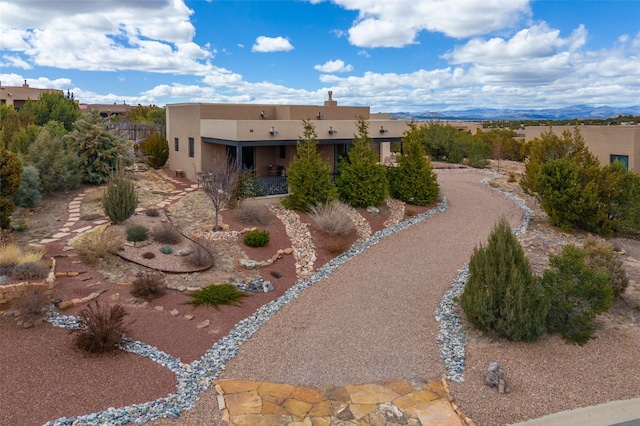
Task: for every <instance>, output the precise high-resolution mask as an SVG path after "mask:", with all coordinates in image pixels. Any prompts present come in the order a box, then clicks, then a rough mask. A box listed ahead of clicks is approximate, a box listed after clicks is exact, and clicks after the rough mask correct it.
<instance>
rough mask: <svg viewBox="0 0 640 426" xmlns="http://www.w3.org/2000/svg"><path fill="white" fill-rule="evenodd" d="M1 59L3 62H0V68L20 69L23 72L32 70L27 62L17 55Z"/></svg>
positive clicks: (4, 56)
mask: <svg viewBox="0 0 640 426" xmlns="http://www.w3.org/2000/svg"><path fill="white" fill-rule="evenodd" d="M2 59H3V60H2V61H0V66H3V67H14V68H22V69H23V70H30V69H32V68H33V67H32V66H31V65H30V64H29V63H28V62H27V61H25V60H24V59H22V58H21V57H19V56H18V55H3V56H2Z"/></svg>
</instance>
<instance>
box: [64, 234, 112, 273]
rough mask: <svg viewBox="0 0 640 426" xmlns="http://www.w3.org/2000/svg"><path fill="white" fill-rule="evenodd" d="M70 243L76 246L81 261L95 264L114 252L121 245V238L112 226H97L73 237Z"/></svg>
mask: <svg viewBox="0 0 640 426" xmlns="http://www.w3.org/2000/svg"><path fill="white" fill-rule="evenodd" d="M71 244H72V245H73V246H74V247H76V249H77V251H78V256H80V259H82V261H83V262H85V263H86V264H88V265H95V264H96V263H98V262H99V261H100V260H101V259H105V258H106V257H107V256H108V255H110V254H113V253H115V251H116V250H117V249H118V247H120V246H121V245H122V238H121V237H120V236H119V235H118V232H117V230H115V229H114V228H112V227H107V228H105V227H98V228H96V229H93V230H91V231H89V232H86V233H84V234H82V235H80V236H79V237H77V238H75V239H74V240H73V241H72V242H71Z"/></svg>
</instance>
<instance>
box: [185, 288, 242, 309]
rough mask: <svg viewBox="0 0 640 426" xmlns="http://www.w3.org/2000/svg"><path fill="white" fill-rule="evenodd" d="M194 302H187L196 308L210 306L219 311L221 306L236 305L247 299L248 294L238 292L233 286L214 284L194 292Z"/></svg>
mask: <svg viewBox="0 0 640 426" xmlns="http://www.w3.org/2000/svg"><path fill="white" fill-rule="evenodd" d="M191 296H192V297H193V300H191V301H189V302H187V303H189V304H191V305H194V306H200V305H210V306H213V307H214V308H216V309H219V308H218V306H220V305H235V306H237V305H238V304H240V303H241V300H242V299H243V298H245V297H247V294H246V293H243V292H242V291H240V290H238V289H237V288H236V286H234V285H233V284H212V285H210V286H207V287H204V288H202V289H200V290H196V291H194V292H193V293H192V294H191Z"/></svg>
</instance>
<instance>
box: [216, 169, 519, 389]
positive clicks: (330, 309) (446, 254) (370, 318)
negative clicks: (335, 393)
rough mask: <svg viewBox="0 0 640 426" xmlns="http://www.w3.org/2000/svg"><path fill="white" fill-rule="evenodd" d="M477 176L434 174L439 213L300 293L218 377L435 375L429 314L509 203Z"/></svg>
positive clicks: (326, 381) (315, 379)
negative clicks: (441, 205)
mask: <svg viewBox="0 0 640 426" xmlns="http://www.w3.org/2000/svg"><path fill="white" fill-rule="evenodd" d="M484 177H486V175H483V174H481V173H477V172H455V171H441V172H439V173H438V181H439V182H440V185H441V189H442V194H443V195H444V196H446V197H447V200H448V202H449V206H448V208H447V210H446V212H445V213H443V214H439V215H436V216H434V217H432V218H430V219H429V220H427V221H425V222H423V223H421V224H418V225H416V226H413V227H411V228H409V229H407V230H404V231H401V232H398V233H396V234H394V235H392V236H390V237H388V238H386V239H384V240H382V242H380V243H379V244H377V245H375V246H374V247H373V248H370V249H369V250H367V251H366V252H364V253H363V254H361V255H359V256H356V257H355V258H353V259H352V260H350V261H348V262H347V263H346V264H344V265H343V266H342V267H341V268H340V269H338V270H337V271H336V272H334V273H333V274H331V275H330V276H329V277H328V278H326V279H324V280H322V281H320V282H318V283H316V284H315V285H314V286H313V287H311V288H309V289H307V290H306V291H305V292H303V293H302V295H301V296H300V297H299V298H298V300H297V301H296V302H294V303H290V304H289V305H287V306H286V307H284V308H283V309H281V310H280V311H279V312H278V313H276V314H275V315H274V316H273V317H272V318H271V320H270V321H269V322H268V323H267V324H266V325H265V326H263V327H262V328H261V329H260V330H259V331H258V332H257V333H256V334H255V335H254V336H253V337H252V338H251V339H249V340H248V341H247V342H246V343H245V344H244V345H243V346H242V348H241V350H240V352H239V355H238V356H237V357H236V358H235V359H233V360H232V361H231V362H230V363H229V364H228V365H227V368H226V371H225V372H224V374H223V378H233V379H247V380H257V381H267V382H282V383H290V384H294V385H298V386H316V387H322V386H329V385H335V386H344V385H347V384H362V383H376V382H385V381H391V380H394V379H405V380H426V379H429V378H433V379H439V378H440V377H441V376H442V375H443V374H444V373H445V371H444V367H443V363H442V361H441V360H440V357H439V350H438V346H437V343H436V336H437V333H438V323H437V322H436V320H435V318H434V312H435V310H436V307H437V305H438V303H439V302H440V299H441V298H442V295H443V294H444V293H445V292H446V290H447V289H449V288H450V286H451V281H452V279H453V278H454V277H455V276H456V275H457V271H458V269H459V268H460V267H461V266H462V265H463V264H464V263H465V262H467V261H468V260H469V257H470V255H471V253H472V252H473V248H474V247H475V246H476V245H478V244H479V243H484V242H485V241H486V240H487V237H488V235H489V233H490V231H491V229H492V227H493V225H494V224H495V222H496V221H497V220H498V219H499V218H500V217H501V216H505V217H506V218H507V219H508V220H509V222H510V223H511V224H512V226H514V227H515V226H517V225H518V223H519V222H520V220H521V218H522V212H521V210H520V208H519V207H517V206H516V204H515V203H514V202H512V201H511V200H509V199H508V198H506V197H504V196H502V195H500V194H498V193H496V192H495V191H492V190H491V189H489V188H487V187H486V186H484V185H483V184H481V183H480V180H481V179H482V178H484Z"/></svg>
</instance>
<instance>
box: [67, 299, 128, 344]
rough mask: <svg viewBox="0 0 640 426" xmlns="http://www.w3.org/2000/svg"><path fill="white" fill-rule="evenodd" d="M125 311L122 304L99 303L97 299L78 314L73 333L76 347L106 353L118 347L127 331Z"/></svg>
mask: <svg viewBox="0 0 640 426" xmlns="http://www.w3.org/2000/svg"><path fill="white" fill-rule="evenodd" d="M127 315H128V313H127V311H126V310H125V309H124V307H122V305H113V306H109V305H100V302H98V301H97V300H96V301H95V303H92V304H90V305H88V306H87V307H86V308H84V309H82V310H81V311H80V313H79V314H78V328H77V329H75V330H72V333H75V338H74V343H75V345H76V347H78V348H79V349H82V350H83V351H86V352H91V353H106V352H112V351H114V350H116V349H118V346H119V345H120V344H122V341H123V339H124V336H125V333H126V331H127V328H126V325H125V323H124V319H125V317H126V316H127Z"/></svg>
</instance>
